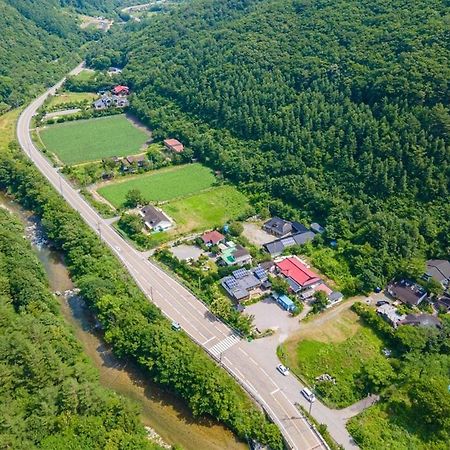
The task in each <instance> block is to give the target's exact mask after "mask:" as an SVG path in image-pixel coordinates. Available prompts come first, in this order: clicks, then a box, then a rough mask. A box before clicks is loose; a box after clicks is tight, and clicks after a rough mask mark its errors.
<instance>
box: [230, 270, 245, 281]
mask: <svg viewBox="0 0 450 450" xmlns="http://www.w3.org/2000/svg"><path fill="white" fill-rule="evenodd" d="M247 275H248V270H247V269H238V270H235V271H234V272H233V276H234V278H236V279H237V280H240V279H241V278H245V277H246V276H247Z"/></svg>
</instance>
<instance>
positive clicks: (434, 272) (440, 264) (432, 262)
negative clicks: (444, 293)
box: [424, 259, 450, 289]
mask: <svg viewBox="0 0 450 450" xmlns="http://www.w3.org/2000/svg"><path fill="white" fill-rule="evenodd" d="M431 278H432V279H433V280H435V281H437V282H438V283H441V284H442V286H443V287H444V289H445V288H446V287H447V286H449V285H450V262H449V261H447V260H445V259H429V260H428V261H427V263H426V271H425V274H424V279H426V280H429V279H431Z"/></svg>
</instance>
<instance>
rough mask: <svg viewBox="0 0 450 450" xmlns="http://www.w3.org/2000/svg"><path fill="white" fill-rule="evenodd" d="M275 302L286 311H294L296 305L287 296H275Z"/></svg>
mask: <svg viewBox="0 0 450 450" xmlns="http://www.w3.org/2000/svg"><path fill="white" fill-rule="evenodd" d="M273 298H274V300H275V301H276V302H277V303H278V304H279V305H280V306H281V307H282V308H283V309H285V310H286V311H293V310H294V309H295V303H294V302H293V301H292V300H291V299H290V298H289V297H288V296H287V295H285V294H277V293H275V294H273Z"/></svg>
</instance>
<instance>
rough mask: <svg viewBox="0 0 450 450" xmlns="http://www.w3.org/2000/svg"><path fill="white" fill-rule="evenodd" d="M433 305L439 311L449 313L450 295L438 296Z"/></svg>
mask: <svg viewBox="0 0 450 450" xmlns="http://www.w3.org/2000/svg"><path fill="white" fill-rule="evenodd" d="M434 304H435V306H436V307H437V308H438V309H439V310H442V311H446V312H450V294H444V295H442V296H440V297H439V298H438V299H437V300H436V301H435V302H434Z"/></svg>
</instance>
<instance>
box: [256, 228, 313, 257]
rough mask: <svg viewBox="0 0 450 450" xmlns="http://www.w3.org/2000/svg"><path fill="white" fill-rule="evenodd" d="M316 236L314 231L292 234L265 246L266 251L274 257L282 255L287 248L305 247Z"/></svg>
mask: <svg viewBox="0 0 450 450" xmlns="http://www.w3.org/2000/svg"><path fill="white" fill-rule="evenodd" d="M314 236H315V234H314V233H313V232H312V231H308V230H307V231H304V232H302V231H301V232H298V233H295V234H292V235H290V236H286V237H282V238H280V239H276V240H274V241H272V242H268V243H267V244H264V245H263V247H264V249H265V250H266V251H267V252H268V253H270V255H271V256H272V257H274V256H278V255H281V254H282V253H283V252H284V250H285V249H286V248H289V247H292V246H294V245H303V244H306V243H307V242H310V241H312V240H313V239H314Z"/></svg>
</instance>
